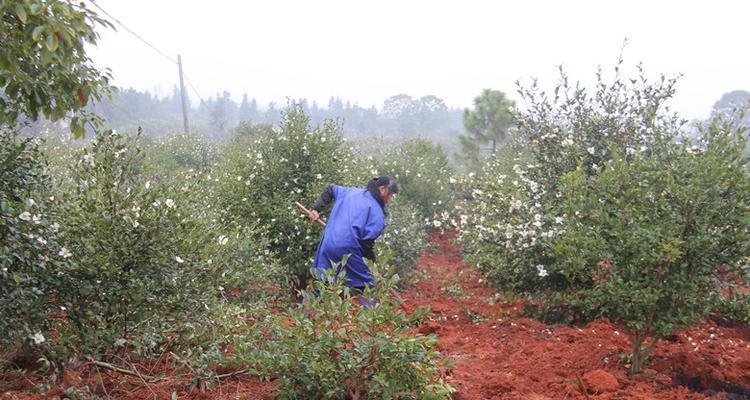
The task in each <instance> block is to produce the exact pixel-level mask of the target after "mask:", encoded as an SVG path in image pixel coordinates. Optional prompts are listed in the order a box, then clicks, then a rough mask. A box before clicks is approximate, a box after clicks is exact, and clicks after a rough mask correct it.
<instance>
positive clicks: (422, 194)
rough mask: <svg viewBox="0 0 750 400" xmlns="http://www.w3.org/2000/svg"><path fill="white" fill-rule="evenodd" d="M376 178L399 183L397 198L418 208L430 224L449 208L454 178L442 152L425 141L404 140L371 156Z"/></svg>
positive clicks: (437, 146) (435, 145)
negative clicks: (451, 183)
mask: <svg viewBox="0 0 750 400" xmlns="http://www.w3.org/2000/svg"><path fill="white" fill-rule="evenodd" d="M371 157H372V163H373V165H374V169H375V171H374V172H375V175H390V176H393V177H395V178H396V179H398V182H399V185H400V188H399V192H398V197H399V198H401V199H402V200H405V201H407V202H410V203H412V204H414V205H415V206H417V207H419V212H420V214H421V215H422V216H423V218H424V219H430V220H432V219H433V218H435V216H436V215H439V214H441V213H443V212H445V211H446V210H447V209H448V206H449V204H450V198H451V193H450V184H449V180H450V178H451V175H452V174H453V170H452V169H451V167H450V165H449V163H448V157H447V156H446V155H445V152H444V151H443V148H442V147H441V146H440V145H439V144H435V143H433V142H432V141H430V140H427V139H407V140H404V141H403V143H400V144H395V143H394V144H392V145H391V146H388V147H387V150H385V151H376V152H375V154H374V155H371Z"/></svg>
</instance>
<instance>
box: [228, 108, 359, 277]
mask: <svg viewBox="0 0 750 400" xmlns="http://www.w3.org/2000/svg"><path fill="white" fill-rule="evenodd" d="M355 164H356V162H355V160H354V159H353V157H352V153H351V151H350V150H349V149H348V148H346V147H344V141H343V138H342V134H341V127H340V126H339V125H337V124H335V123H334V122H332V121H327V122H326V123H324V124H323V125H322V126H320V127H317V128H312V127H311V126H310V119H309V118H308V117H307V116H306V115H305V114H304V112H303V111H302V109H301V108H300V107H299V106H293V107H291V108H290V109H289V110H287V111H286V113H285V114H284V119H283V121H282V123H281V126H280V127H279V129H278V131H272V132H262V133H259V134H258V135H257V136H249V137H248V138H247V139H246V140H241V139H237V140H235V142H234V143H233V144H232V145H230V146H229V147H228V149H227V154H226V155H225V160H224V161H223V162H222V165H221V166H220V170H219V173H218V177H217V178H216V179H219V182H218V183H217V190H218V198H219V199H220V207H221V208H222V210H224V218H225V219H226V220H228V221H236V222H238V223H240V224H245V223H251V224H256V226H257V227H258V228H259V229H260V230H261V232H263V235H265V238H266V239H267V240H268V243H269V244H270V246H269V247H270V250H271V251H272V252H273V253H274V254H276V255H277V256H278V258H279V261H280V263H281V265H282V266H283V268H284V270H285V274H284V280H283V282H280V283H282V284H283V285H285V286H287V287H293V288H301V287H304V286H305V284H306V283H307V280H308V279H309V268H310V266H311V265H312V258H311V257H312V256H313V255H314V254H315V249H316V248H317V244H318V240H319V239H320V235H321V234H322V231H321V229H320V227H319V226H317V225H313V224H310V223H309V222H308V221H307V220H306V218H305V217H304V216H303V215H302V214H300V213H299V211H297V210H296V209H295V208H294V202H295V201H299V202H300V203H302V204H307V205H309V204H312V203H313V201H314V200H315V198H316V197H317V196H318V194H319V193H320V192H321V191H322V189H323V187H324V186H325V185H326V184H332V183H333V184H337V185H342V186H346V185H348V184H351V183H353V182H352V180H351V179H350V177H351V174H352V171H353V170H354V165H355ZM356 183H357V184H359V182H356Z"/></svg>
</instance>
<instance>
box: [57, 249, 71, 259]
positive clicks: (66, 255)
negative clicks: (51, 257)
mask: <svg viewBox="0 0 750 400" xmlns="http://www.w3.org/2000/svg"><path fill="white" fill-rule="evenodd" d="M57 255H59V256H61V257H62V258H69V257H73V253H71V252H70V251H69V250H68V248H67V247H63V248H62V249H60V252H59V253H57Z"/></svg>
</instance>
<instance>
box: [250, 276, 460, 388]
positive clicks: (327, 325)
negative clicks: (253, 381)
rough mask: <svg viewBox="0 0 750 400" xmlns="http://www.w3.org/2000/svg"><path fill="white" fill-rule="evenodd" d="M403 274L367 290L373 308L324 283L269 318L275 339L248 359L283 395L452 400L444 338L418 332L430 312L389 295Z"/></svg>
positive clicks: (269, 329) (269, 337) (267, 326)
mask: <svg viewBox="0 0 750 400" xmlns="http://www.w3.org/2000/svg"><path fill="white" fill-rule="evenodd" d="M340 276H341V277H342V278H343V275H340ZM397 279H398V277H397V276H394V277H393V278H391V279H380V280H379V283H378V285H377V286H376V287H375V288H373V289H372V290H369V289H368V290H366V291H365V293H364V294H363V295H362V296H364V297H365V298H368V297H369V298H374V299H377V304H376V305H374V306H371V307H363V306H361V305H359V304H358V301H357V299H358V295H355V294H353V293H352V292H351V291H350V289H349V288H347V287H345V286H343V284H342V283H341V282H340V281H339V283H324V282H322V281H317V282H316V283H315V285H314V291H311V292H307V293H306V294H305V302H304V303H303V304H300V305H298V306H297V307H295V308H293V309H291V310H290V311H289V313H288V314H287V315H285V316H282V317H268V319H267V320H266V321H264V324H263V325H261V326H263V327H265V328H264V329H267V333H266V334H265V336H266V337H267V339H266V341H265V342H264V343H262V344H261V346H260V347H259V348H257V349H246V351H247V353H246V355H245V358H246V360H247V362H248V364H250V365H255V366H257V367H256V368H258V369H259V370H260V371H261V372H262V375H263V376H264V377H266V378H267V379H273V380H274V381H275V382H276V387H277V393H276V395H277V396H278V397H279V398H281V399H323V398H324V399H449V398H450V393H452V392H453V388H452V387H451V386H450V385H448V384H446V383H445V382H444V381H443V380H442V379H440V367H441V363H440V362H438V359H439V354H438V353H437V352H436V351H435V350H434V349H433V346H434V345H435V344H436V343H437V339H436V338H435V337H434V336H423V335H421V334H417V333H414V332H413V331H412V330H411V327H412V326H413V325H414V324H415V323H416V322H417V321H418V320H419V319H420V318H422V317H423V316H424V315H425V314H426V310H424V309H420V310H418V311H417V312H415V313H414V314H412V315H406V314H405V313H403V312H402V311H400V310H398V306H399V304H400V301H398V300H396V299H394V298H393V297H391V296H390V295H389V294H388V293H389V289H390V288H392V287H393V285H394V284H395V281H396V280H397ZM442 366H443V367H446V366H448V364H446V363H443V364H442Z"/></svg>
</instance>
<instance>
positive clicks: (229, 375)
mask: <svg viewBox="0 0 750 400" xmlns="http://www.w3.org/2000/svg"><path fill="white" fill-rule="evenodd" d="M249 372H250V368H245V369H241V370H239V371H234V372H228V373H226V374H221V375H216V376H214V379H224V378H231V377H233V376H237V375H243V374H247V373H249Z"/></svg>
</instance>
